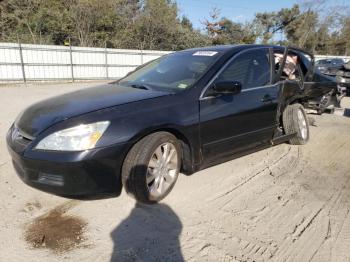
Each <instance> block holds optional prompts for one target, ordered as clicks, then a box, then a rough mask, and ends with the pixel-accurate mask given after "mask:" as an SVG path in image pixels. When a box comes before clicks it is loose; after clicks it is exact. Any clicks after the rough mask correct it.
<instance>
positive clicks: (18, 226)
mask: <svg viewBox="0 0 350 262" xmlns="http://www.w3.org/2000/svg"><path fill="white" fill-rule="evenodd" d="M91 85H93V83H85V84H81V83H80V84H74V85H73V84H60V85H58V84H55V85H28V86H27V87H23V86H22V87H18V86H10V87H6V86H2V87H0V92H1V93H0V136H1V138H2V139H1V140H0V199H1V202H0V221H1V222H0V261H26V262H29V261H111V260H113V261H182V260H186V261H266V260H272V261H337V262H338V261H350V248H349V247H350V215H349V211H350V161H349V160H350V118H349V117H345V116H342V114H343V112H342V111H341V112H339V111H338V112H337V113H336V114H334V115H327V114H324V115H322V116H313V117H314V118H315V120H316V125H317V126H316V127H311V140H310V142H309V143H308V144H307V145H305V146H291V145H288V144H282V145H278V146H275V147H272V148H269V149H266V150H262V151H259V152H257V153H254V154H251V155H248V156H245V157H242V158H239V159H236V160H233V161H230V162H227V163H224V164H221V165H218V166H215V167H212V168H209V169H206V170H203V171H201V172H198V173H196V174H194V175H192V176H180V177H179V180H178V182H177V185H176V186H175V188H174V190H173V191H172V192H171V194H170V195H169V196H168V197H167V198H166V199H165V200H164V201H162V202H161V204H159V205H154V206H142V205H136V204H135V201H134V200H133V199H131V198H129V197H128V196H127V195H126V194H125V193H124V192H123V194H122V195H121V196H120V197H119V198H112V199H105V200H95V201H76V200H75V201H72V200H68V199H64V198H60V197H57V196H52V195H49V194H46V193H43V192H40V191H37V190H35V189H32V188H30V187H28V186H26V185H25V184H23V183H22V182H21V181H20V180H19V178H17V176H16V174H15V171H14V169H13V167H12V165H11V161H10V158H9V155H8V153H7V150H6V145H5V139H4V137H5V133H6V131H7V129H8V128H9V126H10V124H11V123H12V121H13V120H14V119H15V117H16V116H17V114H18V113H19V112H20V111H21V110H22V109H23V108H25V107H26V106H27V105H29V104H31V103H33V102H35V101H38V100H40V99H43V98H46V97H49V96H53V95H56V94H60V93H64V92H67V91H71V90H74V89H77V88H81V87H84V86H91ZM343 106H344V107H349V108H350V99H349V98H346V99H344V100H343ZM346 112H349V111H346ZM52 217H54V220H53V222H52V221H51V224H50V223H49V224H47V223H46V222H43V221H41V220H43V219H51V218H52ZM38 219H39V220H38ZM72 219H73V220H74V219H77V221H78V223H79V221H80V222H81V225H82V230H80V229H79V228H75V231H74V230H72V229H71V228H70V227H68V225H69V223H70V222H74V221H73V220H72ZM45 223H46V224H45ZM62 224H63V225H64V226H62ZM33 225H34V226H37V230H38V232H39V231H40V230H43V227H45V226H46V227H51V228H56V229H57V231H59V232H61V233H62V232H63V231H65V230H66V228H67V230H68V231H69V232H63V233H67V234H68V233H72V232H73V238H76V240H77V241H74V239H73V240H72V239H70V238H71V237H72V236H68V237H67V239H66V241H65V240H63V244H62V243H61V244H62V245H66V246H67V243H68V245H69V248H63V249H62V250H59V249H58V250H56V251H55V250H50V249H48V246H49V241H48V240H47V239H48V238H49V236H45V235H43V237H42V239H41V240H42V241H41V242H40V241H39V242H37V243H36V245H34V246H33V245H32V244H30V243H28V242H26V239H27V240H28V236H27V235H26V234H27V233H28V229H29V228H30V227H32V226H33ZM65 225H67V227H66V226H65ZM40 227H42V228H40ZM73 227H74V225H73ZM73 227H72V228H73ZM80 231H82V232H80ZM38 234H39V233H38ZM74 234H77V235H76V236H75V235H74ZM51 237H52V236H51ZM53 237H54V236H53ZM45 238H46V239H45ZM51 241H55V240H54V239H53V240H52V239H51ZM60 241H62V239H61V240H60ZM70 241H71V242H70ZM69 243H72V244H71V245H70V244H69ZM56 244H57V245H59V244H60V243H59V242H57V243H56Z"/></svg>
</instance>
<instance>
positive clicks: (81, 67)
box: [0, 43, 169, 82]
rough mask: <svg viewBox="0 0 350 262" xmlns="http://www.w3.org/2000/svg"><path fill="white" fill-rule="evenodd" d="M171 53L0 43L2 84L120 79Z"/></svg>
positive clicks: (0, 76) (0, 80)
mask: <svg viewBox="0 0 350 262" xmlns="http://www.w3.org/2000/svg"><path fill="white" fill-rule="evenodd" d="M167 53H169V52H164V51H149V50H147V51H145V50H125V49H110V48H87V47H74V46H72V47H70V46H68V47H67V46H54V45H28V44H16V43H0V82H10V81H24V82H26V81H38V80H46V81H52V80H71V81H75V80H94V79H117V78H120V77H122V76H124V75H125V74H126V73H128V72H129V71H131V70H133V69H134V68H135V67H137V66H139V65H141V64H143V63H146V62H148V61H150V60H153V59H156V58H158V57H160V56H162V55H165V54H167Z"/></svg>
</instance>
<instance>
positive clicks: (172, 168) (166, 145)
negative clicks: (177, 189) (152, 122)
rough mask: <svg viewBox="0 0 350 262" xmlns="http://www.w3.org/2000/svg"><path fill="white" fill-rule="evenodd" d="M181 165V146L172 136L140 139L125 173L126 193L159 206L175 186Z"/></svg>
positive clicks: (161, 134)
mask: <svg viewBox="0 0 350 262" xmlns="http://www.w3.org/2000/svg"><path fill="white" fill-rule="evenodd" d="M180 166H181V147H180V143H179V142H178V140H177V139H176V137H175V136H173V135H172V134H170V133H167V132H158V133H154V134H151V135H149V136H147V137H145V138H143V139H141V140H140V141H139V142H138V143H137V144H135V145H134V147H133V148H132V149H131V150H130V152H129V153H128V155H127V157H126V159H125V161H124V164H123V170H122V182H123V186H124V188H125V190H126V192H127V193H128V194H130V195H132V196H133V197H134V198H135V199H136V200H138V201H140V202H143V203H148V204H152V203H156V202H158V201H160V200H161V199H163V198H164V197H165V196H166V195H168V194H169V192H170V191H171V190H172V188H173V187H174V185H175V183H176V180H177V178H178V175H179V171H180Z"/></svg>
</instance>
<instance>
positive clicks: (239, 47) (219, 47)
mask: <svg viewBox="0 0 350 262" xmlns="http://www.w3.org/2000/svg"><path fill="white" fill-rule="evenodd" d="M254 47H281V46H271V45H256V44H243V45H216V46H205V47H197V48H191V49H186V50H183V51H192V52H195V51H216V52H229V51H233V50H242V49H249V48H254Z"/></svg>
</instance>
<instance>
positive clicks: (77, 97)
mask: <svg viewBox="0 0 350 262" xmlns="http://www.w3.org/2000/svg"><path fill="white" fill-rule="evenodd" d="M169 94H171V93H170V92H162V91H155V90H143V89H136V88H132V87H124V86H123V87H122V86H118V85H116V84H107V85H103V86H96V87H92V88H86V89H81V90H78V91H75V92H71V93H67V94H64V95H60V96H56V97H53V98H49V99H46V100H43V101H41V102H38V103H36V104H33V105H31V106H30V107H28V108H27V109H26V110H24V111H23V112H22V113H21V114H20V115H19V116H18V118H17V120H16V121H15V125H16V126H17V127H18V128H19V129H20V130H21V131H22V133H23V134H27V135H28V136H30V137H36V136H37V135H38V134H39V133H40V132H42V131H43V130H45V129H46V128H48V127H50V126H51V125H53V124H55V123H58V122H60V121H63V120H66V119H69V118H72V117H75V116H79V115H82V114H86V113H89V112H93V111H97V110H100V109H105V108H109V107H114V106H118V105H122V104H127V103H131V102H136V101H140V100H145V99H150V98H155V97H160V96H164V95H169Z"/></svg>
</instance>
